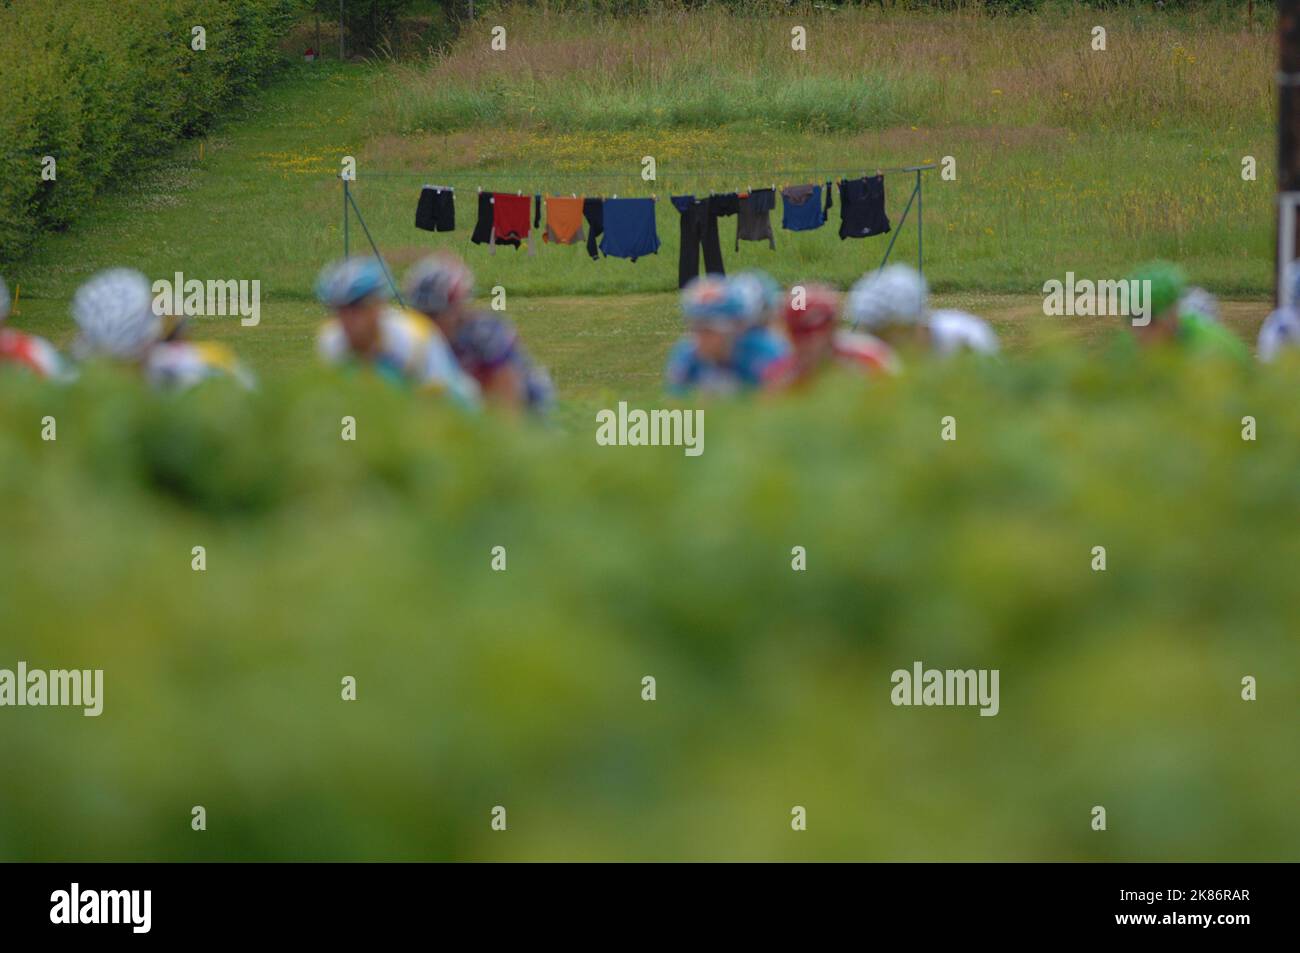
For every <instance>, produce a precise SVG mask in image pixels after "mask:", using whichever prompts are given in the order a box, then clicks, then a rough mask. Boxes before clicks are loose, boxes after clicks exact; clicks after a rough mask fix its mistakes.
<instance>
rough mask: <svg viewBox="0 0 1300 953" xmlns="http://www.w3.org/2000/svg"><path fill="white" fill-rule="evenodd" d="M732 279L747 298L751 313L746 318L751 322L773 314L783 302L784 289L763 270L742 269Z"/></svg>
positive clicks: (757, 321)
mask: <svg viewBox="0 0 1300 953" xmlns="http://www.w3.org/2000/svg"><path fill="white" fill-rule="evenodd" d="M733 280H734V281H735V283H736V284H737V286H738V287H740V289H741V290H742V292H743V293H744V294H745V295H747V296H748V298H749V302H750V309H751V314H750V315H749V318H748V320H749V321H750V322H751V323H753V324H757V323H760V322H762V321H765V320H767V319H768V318H770V317H773V316H775V315H776V314H777V312H778V311H780V309H781V307H782V305H783V304H784V303H785V291H784V290H783V289H782V288H781V286H780V285H779V284H777V281H776V279H775V278H773V277H772V276H771V275H769V274H768V273H767V272H765V271H760V270H759V269H757V268H754V269H751V270H749V271H742V272H741V273H740V274H738V275H736V277H735V278H734V279H733Z"/></svg>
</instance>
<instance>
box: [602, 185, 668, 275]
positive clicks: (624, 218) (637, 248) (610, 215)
mask: <svg viewBox="0 0 1300 953" xmlns="http://www.w3.org/2000/svg"><path fill="white" fill-rule="evenodd" d="M600 250H601V252H603V253H604V254H605V255H606V256H608V257H611V258H628V259H631V260H632V261H636V260H637V259H638V258H640V257H641V256H642V255H653V254H655V253H656V252H658V251H659V233H658V232H657V231H655V200H654V199H606V200H605V237H604V238H602V239H601V241H600Z"/></svg>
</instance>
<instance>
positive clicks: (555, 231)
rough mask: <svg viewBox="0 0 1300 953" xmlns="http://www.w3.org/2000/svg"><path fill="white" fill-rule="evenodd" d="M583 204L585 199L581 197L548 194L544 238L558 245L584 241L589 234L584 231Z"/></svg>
mask: <svg viewBox="0 0 1300 953" xmlns="http://www.w3.org/2000/svg"><path fill="white" fill-rule="evenodd" d="M582 206H583V199H580V198H567V199H566V198H562V197H560V196H558V195H548V196H546V231H545V232H544V233H543V234H542V240H543V241H545V242H554V243H555V244H557V245H573V244H576V243H577V242H581V241H584V240H585V239H586V237H587V236H586V235H585V234H584V233H583V231H582Z"/></svg>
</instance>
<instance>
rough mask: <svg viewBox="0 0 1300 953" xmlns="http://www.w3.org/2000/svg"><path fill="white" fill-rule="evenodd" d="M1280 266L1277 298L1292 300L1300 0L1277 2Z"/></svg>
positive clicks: (1299, 141)
mask: <svg viewBox="0 0 1300 953" xmlns="http://www.w3.org/2000/svg"><path fill="white" fill-rule="evenodd" d="M1277 39H1278V58H1279V62H1278V72H1277V192H1278V208H1277V215H1278V218H1277V224H1278V230H1277V268H1276V281H1277V284H1276V286H1275V288H1274V301H1275V302H1276V303H1277V304H1278V305H1282V304H1285V303H1289V298H1290V295H1289V294H1288V293H1287V290H1286V286H1285V282H1286V280H1287V276H1288V273H1289V271H1290V267H1291V262H1292V260H1294V257H1295V254H1296V250H1297V248H1300V245H1298V244H1297V242H1296V238H1297V234H1296V228H1297V223H1298V222H1300V216H1297V215H1296V214H1295V209H1296V206H1297V203H1298V201H1300V0H1278V4H1277Z"/></svg>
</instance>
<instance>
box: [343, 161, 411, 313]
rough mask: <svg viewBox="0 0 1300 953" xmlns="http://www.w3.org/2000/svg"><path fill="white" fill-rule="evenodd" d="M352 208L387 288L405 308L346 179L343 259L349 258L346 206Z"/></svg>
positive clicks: (404, 303) (344, 185)
mask: <svg viewBox="0 0 1300 953" xmlns="http://www.w3.org/2000/svg"><path fill="white" fill-rule="evenodd" d="M349 204H350V205H351V206H352V211H354V212H356V213H357V221H358V222H360V223H361V230H362V231H363V232H365V234H366V241H368V242H369V243H370V250H371V251H373V252H374V253H375V258H376V259H378V260H379V267H380V268H382V269H384V277H385V278H387V279H388V287H390V288H392V289H393V297H394V298H396V299H397V303H398V304H400V305H401V306H402V307H406V302H405V301H403V300H402V290H401V289H400V288H399V287H397V280H396V279H395V278H394V277H393V273H392V272H391V271H389V270H388V262H386V261H384V256H383V255H382V254H381V253H380V251H379V246H378V245H376V244H375V239H374V238H373V237H372V236H371V234H370V227H369V226H368V225H366V219H365V216H364V215H362V214H361V208H360V207H359V206H358V205H357V200H356V199H354V198H353V197H352V190H351V189H349V188H348V180H347V178H344V179H343V257H344V258H348V257H350V256H349V254H348V251H349V249H348V205H349Z"/></svg>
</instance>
